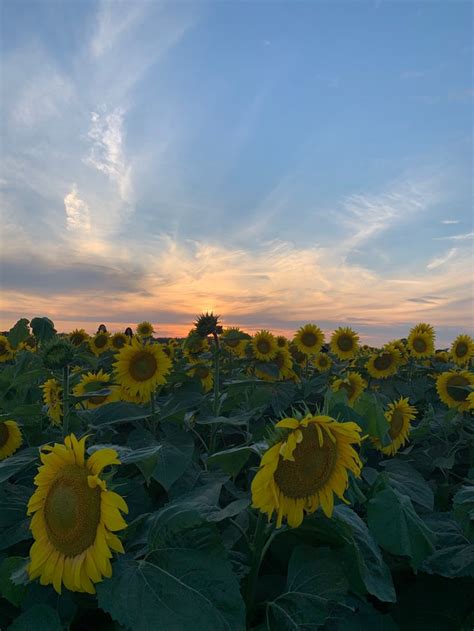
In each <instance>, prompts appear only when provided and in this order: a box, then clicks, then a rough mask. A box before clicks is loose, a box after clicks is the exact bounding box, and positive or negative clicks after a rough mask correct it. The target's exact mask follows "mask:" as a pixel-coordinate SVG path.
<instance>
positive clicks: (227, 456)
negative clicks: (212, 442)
mask: <svg viewBox="0 0 474 631" xmlns="http://www.w3.org/2000/svg"><path fill="white" fill-rule="evenodd" d="M252 452H255V453H257V452H256V450H255V448H254V447H252V446H248V447H247V446H244V447H233V448H232V449H226V450H225V451H219V452H217V453H215V454H212V456H209V458H208V459H207V461H206V462H207V465H208V466H210V467H220V468H221V469H222V470H223V471H225V472H226V473H228V474H229V475H232V476H235V475H237V474H238V473H239V471H240V470H241V469H242V467H243V466H244V464H245V463H246V462H247V460H248V459H249V458H250V455H251V454H252Z"/></svg>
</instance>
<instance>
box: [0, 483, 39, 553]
mask: <svg viewBox="0 0 474 631" xmlns="http://www.w3.org/2000/svg"><path fill="white" fill-rule="evenodd" d="M32 493H33V491H31V490H30V489H28V488H26V487H23V486H20V485H17V484H5V483H4V484H3V485H2V486H1V487H0V532H1V533H2V536H1V537H0V550H7V549H8V548H9V547H11V546H13V545H15V544H16V543H18V542H20V541H24V540H25V539H30V538H31V532H30V530H29V523H30V519H29V518H28V517H27V516H26V506H27V503H28V500H29V498H30V496H31V495H32Z"/></svg>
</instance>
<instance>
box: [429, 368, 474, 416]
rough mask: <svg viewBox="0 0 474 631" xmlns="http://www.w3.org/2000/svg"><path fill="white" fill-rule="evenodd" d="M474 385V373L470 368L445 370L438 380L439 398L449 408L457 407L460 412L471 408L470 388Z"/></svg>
mask: <svg viewBox="0 0 474 631" xmlns="http://www.w3.org/2000/svg"><path fill="white" fill-rule="evenodd" d="M469 386H471V388H473V387H474V374H472V373H471V372H469V371H468V370H461V371H458V372H457V371H455V370H450V371H448V372H443V373H441V374H440V375H439V377H438V378H437V380H436V390H437V392H438V395H439V398H440V399H441V401H442V402H443V403H446V405H447V406H448V408H457V409H458V410H459V411H460V412H466V411H467V410H469V405H470V401H469V399H468V396H469V390H468V389H467V388H469Z"/></svg>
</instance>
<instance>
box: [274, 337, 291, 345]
mask: <svg viewBox="0 0 474 631" xmlns="http://www.w3.org/2000/svg"><path fill="white" fill-rule="evenodd" d="M275 339H276V343H277V346H278V348H288V345H289V344H288V340H287V339H286V337H285V336H284V335H277V336H276V338H275Z"/></svg>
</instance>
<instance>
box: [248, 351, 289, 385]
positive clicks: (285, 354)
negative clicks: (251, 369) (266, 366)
mask: <svg viewBox="0 0 474 631" xmlns="http://www.w3.org/2000/svg"><path fill="white" fill-rule="evenodd" d="M271 363H272V364H275V366H276V367H277V368H278V375H277V376H276V377H272V376H271V375H269V374H268V373H266V372H264V371H263V370H260V369H259V368H255V376H256V377H258V378H259V379H263V380H264V381H281V380H282V379H293V378H294V377H295V376H296V375H295V373H294V371H293V361H292V359H291V353H290V351H289V350H288V349H286V348H280V349H278V350H277V353H276V355H275V357H274V358H273V359H272V360H271Z"/></svg>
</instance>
